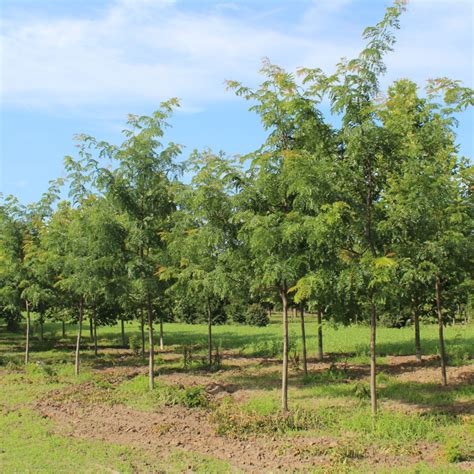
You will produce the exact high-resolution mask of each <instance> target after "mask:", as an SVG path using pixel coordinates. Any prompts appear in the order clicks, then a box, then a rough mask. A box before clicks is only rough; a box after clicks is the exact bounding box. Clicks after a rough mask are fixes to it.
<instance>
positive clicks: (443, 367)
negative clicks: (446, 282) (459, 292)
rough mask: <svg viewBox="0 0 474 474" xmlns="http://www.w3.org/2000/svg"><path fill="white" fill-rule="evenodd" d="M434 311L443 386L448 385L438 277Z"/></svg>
mask: <svg viewBox="0 0 474 474" xmlns="http://www.w3.org/2000/svg"><path fill="white" fill-rule="evenodd" d="M435 290H436V310H437V313H438V330H439V355H440V359H441V380H442V383H443V385H444V386H446V385H448V378H447V376H446V350H445V346H444V325H443V313H442V312H441V282H440V280H439V277H436V283H435Z"/></svg>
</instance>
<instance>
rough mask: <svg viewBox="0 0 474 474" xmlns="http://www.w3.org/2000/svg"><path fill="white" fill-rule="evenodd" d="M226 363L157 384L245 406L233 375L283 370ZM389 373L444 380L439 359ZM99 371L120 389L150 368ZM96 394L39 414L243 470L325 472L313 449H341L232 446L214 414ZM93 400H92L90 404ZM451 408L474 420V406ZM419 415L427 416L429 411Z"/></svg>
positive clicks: (469, 371) (58, 400) (83, 387)
mask: <svg viewBox="0 0 474 474" xmlns="http://www.w3.org/2000/svg"><path fill="white" fill-rule="evenodd" d="M225 363H226V364H230V365H231V366H232V367H233V368H231V369H228V370H226V371H221V372H216V373H209V374H206V373H203V374H189V373H165V374H162V375H160V376H159V378H160V380H162V381H163V382H164V383H166V384H170V385H183V386H190V385H202V386H204V387H206V392H207V394H208V396H209V398H211V399H213V400H218V399H219V398H220V397H223V396H231V397H233V398H234V399H235V400H236V401H239V402H240V401H244V400H246V399H247V398H248V397H249V396H250V392H251V391H250V390H248V389H244V388H243V387H240V386H239V385H236V384H231V383H227V382H226V379H227V378H228V377H229V376H231V375H238V374H241V373H242V371H245V367H246V366H248V365H250V364H255V363H261V364H262V367H265V370H268V371H279V366H278V365H277V364H274V363H272V362H271V361H270V362H268V361H267V362H266V361H265V360H264V359H256V358H252V359H239V358H233V357H229V358H228V359H226V361H225ZM327 367H329V363H316V362H313V363H311V364H310V370H312V371H316V370H323V369H326V368H327ZM346 368H349V369H350V370H351V371H353V372H355V373H360V376H361V377H365V376H366V374H367V373H368V368H367V367H365V366H350V367H346ZM383 370H384V371H386V372H388V373H390V374H391V375H394V376H396V377H398V378H400V380H403V381H416V382H423V383H431V382H434V383H436V382H438V380H439V368H438V367H437V366H436V361H435V360H434V359H428V360H426V361H425V362H424V363H423V364H422V365H420V364H417V363H416V362H414V361H413V358H412V357H390V358H388V365H385V366H384V367H383ZM98 372H100V374H101V376H102V377H104V379H105V380H107V381H108V382H109V383H112V384H118V383H120V382H121V381H123V380H126V379H129V378H132V377H134V376H136V375H138V374H145V373H146V368H144V367H114V368H102V369H99V370H98ZM448 377H449V381H450V384H466V383H474V366H464V367H456V368H449V372H448ZM97 390H98V389H97V386H96V385H95V384H94V383H92V382H86V383H84V384H80V385H75V386H71V387H68V388H66V389H62V390H58V391H55V392H52V393H50V394H49V395H48V397H47V398H44V399H42V400H41V401H39V402H37V403H36V405H35V409H36V410H38V411H39V412H40V413H41V415H42V416H44V417H47V418H49V419H51V420H52V421H53V422H54V426H55V430H56V431H57V432H58V433H60V434H62V435H66V436H71V437H78V438H86V439H97V440H104V441H107V442H113V443H119V444H124V445H128V446H134V447H138V448H142V449H145V450H151V451H153V453H154V454H155V455H157V456H160V457H161V456H163V458H165V457H166V455H167V454H169V453H170V452H171V451H173V450H186V451H194V452H197V453H201V454H203V455H210V456H212V457H215V458H218V459H221V460H225V461H227V462H229V464H230V465H231V466H233V467H234V468H235V469H236V470H243V471H245V472H277V471H296V470H298V471H302V472H305V471H308V470H311V469H315V468H317V467H323V466H326V465H328V463H329V461H330V460H329V458H328V456H329V454H319V455H314V452H315V450H314V449H312V448H314V447H317V448H318V449H317V450H316V451H317V452H318V453H321V452H324V449H322V448H325V447H327V448H328V449H330V448H331V447H334V445H335V443H336V441H335V440H334V439H331V437H311V436H298V437H297V438H295V436H278V437H271V436H255V437H251V438H250V439H247V440H245V441H243V440H239V439H231V440H229V439H227V438H225V437H223V436H219V435H218V434H216V431H215V428H214V426H213V424H212V422H211V421H210V419H209V411H208V410H205V409H187V408H184V407H182V406H166V407H159V408H157V409H156V410H155V411H153V412H145V411H139V410H135V409H132V408H130V407H128V406H125V405H122V404H110V403H107V402H106V401H101V399H100V397H97ZM77 393H80V394H81V396H80V398H78V397H76V396H75V395H76V394H77ZM253 395H255V391H253ZM91 400H94V402H93V403H91ZM387 403H389V402H387ZM396 403H397V404H399V402H396ZM399 405H400V404H399ZM431 408H432V407H431ZM450 408H451V409H452V410H454V411H455V410H458V409H459V410H460V411H461V412H462V413H471V414H474V404H473V403H472V404H470V405H469V404H467V405H466V404H464V405H463V406H462V407H461V406H460V407H456V406H453V407H450ZM411 409H413V407H411ZM417 409H420V410H423V407H417ZM436 450H437V446H436V445H435V444H423V443H420V445H419V446H417V452H418V454H416V453H415V454H414V455H413V454H410V456H406V457H405V456H393V455H390V454H387V453H384V454H383V455H381V453H377V452H375V451H374V452H368V453H367V455H366V456H365V457H364V462H365V464H366V465H369V466H371V467H370V469H371V470H374V471H375V470H377V466H379V463H382V464H381V466H380V467H383V468H384V469H387V468H390V467H391V466H393V467H396V466H406V465H410V464H414V463H417V462H420V461H425V462H431V461H433V460H434V459H435V458H436V455H437V454H436ZM328 452H329V451H328ZM458 467H460V468H463V469H466V471H469V470H470V469H474V463H461V464H458Z"/></svg>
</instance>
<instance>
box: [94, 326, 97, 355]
mask: <svg viewBox="0 0 474 474" xmlns="http://www.w3.org/2000/svg"><path fill="white" fill-rule="evenodd" d="M94 355H95V356H97V318H96V317H95V318H94Z"/></svg>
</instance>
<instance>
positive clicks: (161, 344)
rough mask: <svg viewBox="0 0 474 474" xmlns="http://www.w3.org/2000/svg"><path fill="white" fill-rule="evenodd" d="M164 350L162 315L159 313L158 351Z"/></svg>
mask: <svg viewBox="0 0 474 474" xmlns="http://www.w3.org/2000/svg"><path fill="white" fill-rule="evenodd" d="M164 348H165V345H164V342H163V313H162V312H161V311H160V351H162V350H163V349H164Z"/></svg>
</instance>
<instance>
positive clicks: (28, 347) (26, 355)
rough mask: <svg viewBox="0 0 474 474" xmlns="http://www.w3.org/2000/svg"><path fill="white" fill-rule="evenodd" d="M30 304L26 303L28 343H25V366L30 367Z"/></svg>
mask: <svg viewBox="0 0 474 474" xmlns="http://www.w3.org/2000/svg"><path fill="white" fill-rule="evenodd" d="M30 323H31V318H30V303H29V302H28V301H27V302H26V343H25V365H28V362H29V360H30Z"/></svg>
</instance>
